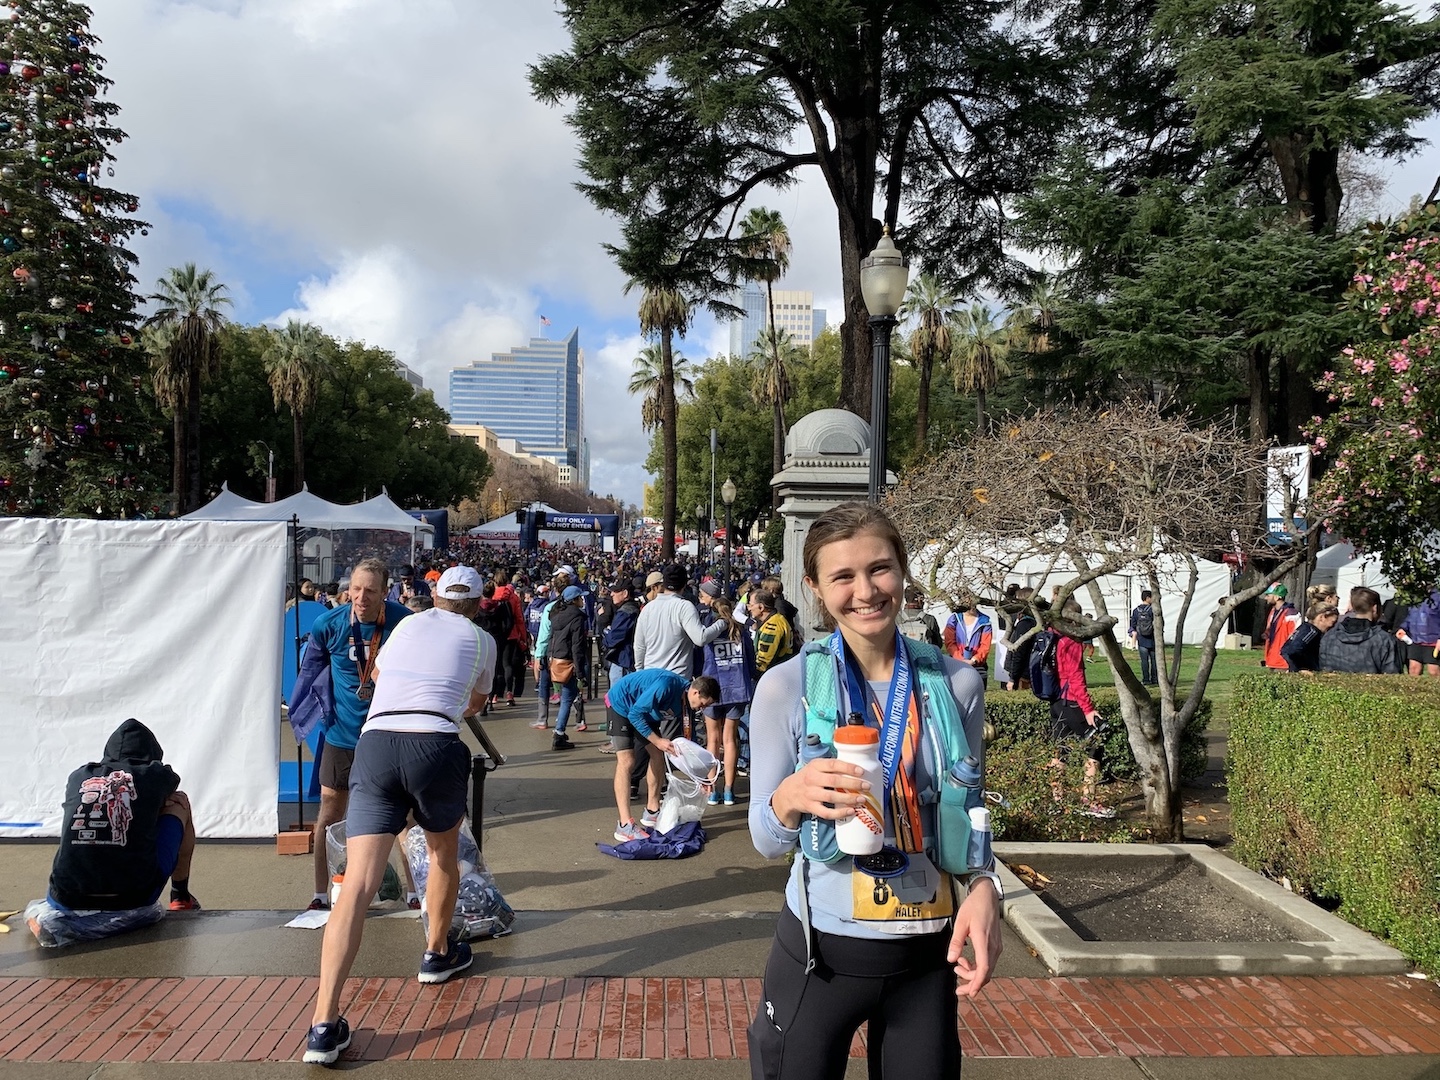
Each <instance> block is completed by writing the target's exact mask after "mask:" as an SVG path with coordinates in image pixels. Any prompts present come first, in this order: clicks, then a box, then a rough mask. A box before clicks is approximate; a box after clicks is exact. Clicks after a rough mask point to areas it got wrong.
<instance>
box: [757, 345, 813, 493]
mask: <svg viewBox="0 0 1440 1080" xmlns="http://www.w3.org/2000/svg"><path fill="white" fill-rule="evenodd" d="M803 357H804V352H803V351H802V350H801V349H800V347H799V346H797V345H795V344H794V343H793V342H792V341H791V340H790V335H789V334H787V333H786V332H785V331H784V330H781V329H778V328H776V327H775V326H774V325H773V324H772V325H771V326H770V327H768V328H767V329H766V330H764V331H763V332H762V333H761V335H760V340H759V341H758V342H756V344H755V349H754V351H753V352H752V353H751V354H750V358H749V363H750V365H751V367H752V368H753V370H754V376H753V378H754V382H753V385H752V386H751V390H750V392H751V394H753V395H754V397H755V400H756V401H757V402H758V403H760V404H761V405H769V406H770V410H771V417H772V419H773V421H774V426H773V430H772V435H771V443H770V475H771V476H776V475H778V474H779V473H780V472H781V470H783V469H784V468H785V403H786V402H787V401H789V400H790V398H791V397H793V396H794V393H795V385H794V382H793V380H792V379H791V373H792V372H793V370H794V368H795V365H796V364H798V363H799V362H800V361H801V360H802V358H803ZM771 497H772V499H773V498H775V495H774V494H773V489H772V495H771ZM773 508H774V504H772V509H773Z"/></svg>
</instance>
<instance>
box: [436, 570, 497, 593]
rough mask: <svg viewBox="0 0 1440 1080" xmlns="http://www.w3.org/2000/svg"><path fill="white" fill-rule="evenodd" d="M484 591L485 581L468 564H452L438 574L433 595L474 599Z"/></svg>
mask: <svg viewBox="0 0 1440 1080" xmlns="http://www.w3.org/2000/svg"><path fill="white" fill-rule="evenodd" d="M484 593H485V582H483V581H482V580H481V579H480V575H479V574H478V573H476V571H475V570H473V569H471V568H470V567H468V566H452V567H450V569H449V570H446V571H445V572H444V573H443V574H441V575H440V581H439V582H438V583H437V584H436V586H435V595H436V596H438V597H441V598H442V599H444V600H474V599H476V598H477V597H480V596H483V595H484Z"/></svg>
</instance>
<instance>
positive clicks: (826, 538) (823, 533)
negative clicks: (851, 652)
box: [801, 502, 910, 630]
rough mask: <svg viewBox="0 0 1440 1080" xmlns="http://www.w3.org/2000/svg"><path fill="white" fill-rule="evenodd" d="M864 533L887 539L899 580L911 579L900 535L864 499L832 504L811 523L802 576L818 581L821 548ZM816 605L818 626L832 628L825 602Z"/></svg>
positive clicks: (887, 520)
mask: <svg viewBox="0 0 1440 1080" xmlns="http://www.w3.org/2000/svg"><path fill="white" fill-rule="evenodd" d="M864 532H871V533H875V534H876V535H877V536H879V537H880V538H881V539H883V540H886V541H888V542H889V544H890V547H891V549H892V550H894V552H895V560H896V561H897V562H898V563H899V564H900V577H901V579H902V580H904V581H907V582H908V581H910V556H909V555H908V554H907V553H906V551H905V541H904V540H903V539H901V537H900V530H899V529H897V528H896V527H895V523H894V522H893V521H891V520H890V516H889V515H888V514H886V513H885V511H884V510H881V509H880V508H879V507H878V506H876V505H874V504H873V503H863V502H845V503H841V504H840V505H839V506H832V507H831V508H830V509H829V510H826V511H825V513H823V514H821V515H820V516H819V517H818V518H816V519H815V524H813V525H811V526H810V532H809V533H808V534H807V535H806V537H805V550H804V552H803V555H802V557H801V563H802V565H803V566H804V567H805V576H806V577H807V578H808V579H809V580H811V581H819V580H820V550H821V549H822V548H824V547H827V546H829V545H830V544H834V543H837V542H838V541H841V540H850V539H853V538H854V537H856V536H859V535H860V534H861V533H864ZM816 604H817V605H818V606H819V608H820V627H821V629H823V630H833V629H835V619H834V618H833V617H832V616H831V614H830V612H828V611H826V610H825V605H824V604H822V603H820V601H819V598H818V597H817V598H816Z"/></svg>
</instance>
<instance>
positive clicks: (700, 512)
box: [695, 503, 705, 562]
mask: <svg viewBox="0 0 1440 1080" xmlns="http://www.w3.org/2000/svg"><path fill="white" fill-rule="evenodd" d="M704 524H705V504H704V503H696V504H695V561H696V562H699V561H700V530H701V528H702V527H703V526H704Z"/></svg>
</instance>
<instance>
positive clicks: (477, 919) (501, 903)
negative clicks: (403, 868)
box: [404, 818, 515, 941]
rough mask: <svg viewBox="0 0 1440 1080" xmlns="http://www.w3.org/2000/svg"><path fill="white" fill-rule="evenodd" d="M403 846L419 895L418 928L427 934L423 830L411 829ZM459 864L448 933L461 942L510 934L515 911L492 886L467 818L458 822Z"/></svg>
mask: <svg viewBox="0 0 1440 1080" xmlns="http://www.w3.org/2000/svg"><path fill="white" fill-rule="evenodd" d="M404 846H405V859H406V861H407V862H409V864H410V876H411V877H412V878H413V879H414V880H415V891H416V892H418V893H419V894H420V900H421V914H420V921H421V925H422V926H423V927H424V928H425V931H426V933H427V934H428V933H429V916H428V914H427V913H426V912H425V910H424V900H425V885H426V883H427V882H428V881H429V880H430V851H429V849H428V848H427V847H426V846H425V830H424V829H422V828H420V826H418V825H417V826H415V827H414V828H413V829H411V830H410V831H409V832H408V833H406V834H405V840H404ZM459 861H460V893H459V896H457V897H456V900H455V917H454V918H453V919H452V920H451V923H450V932H451V933H452V934H453V935H454V936H456V937H457V938H458V939H459V940H460V941H478V940H480V939H482V938H492V937H502V936H504V935H505V934H508V933H510V928H511V926H512V925H513V924H514V922H515V911H514V909H513V908H511V907H510V905H509V904H507V903H506V902H505V897H503V896H502V895H501V894H500V888H499V886H497V885H496V884H495V875H493V874H492V873H490V868H489V867H488V866H486V865H485V856H483V855H481V854H480V847H479V845H478V844H476V843H475V834H474V833H473V832H471V831H470V820H469V819H468V818H467V819H466V820H465V821H463V822H461V823H460V847H459Z"/></svg>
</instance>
